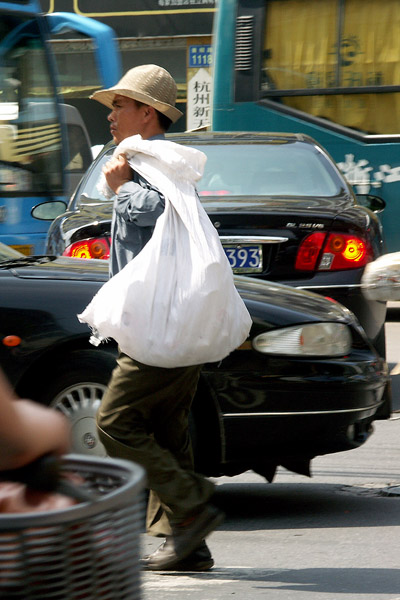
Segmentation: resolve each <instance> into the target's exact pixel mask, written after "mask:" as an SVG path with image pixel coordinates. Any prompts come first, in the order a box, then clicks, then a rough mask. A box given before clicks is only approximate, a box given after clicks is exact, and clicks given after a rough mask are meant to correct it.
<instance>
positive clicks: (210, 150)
mask: <svg viewBox="0 0 400 600" xmlns="http://www.w3.org/2000/svg"><path fill="white" fill-rule="evenodd" d="M194 146H195V147H197V148H198V149H199V150H201V151H202V152H204V153H205V154H206V155H207V162H206V166H205V171H204V175H203V177H202V179H201V180H200V181H199V182H198V183H197V189H198V191H199V195H200V196H228V195H229V196H291V197H299V196H307V197H308V196H311V197H312V196H318V197H332V196H337V195H338V194H339V193H340V192H341V191H342V190H343V187H344V185H345V183H344V181H343V179H342V178H341V175H340V174H339V172H338V171H337V170H336V169H335V168H334V166H333V164H332V163H331V161H330V160H329V159H328V158H327V157H326V156H325V154H323V153H322V152H321V151H320V150H319V149H318V148H317V147H315V146H312V145H311V144H305V143H302V142H289V143H288V142H283V143H282V142H280V141H278V142H277V143H268V144H259V143H256V144H199V145H197V146H196V145H194ZM112 152H113V148H112V149H110V150H109V152H108V153H107V154H104V155H103V157H102V158H100V159H99V160H98V163H97V165H96V167H95V168H94V169H93V171H92V173H91V174H90V176H89V178H88V179H87V180H86V182H85V185H84V188H83V189H82V190H81V192H83V195H81V197H80V198H78V202H79V203H82V202H84V203H89V202H104V201H106V200H107V199H106V198H105V197H104V196H103V195H102V194H101V193H100V192H99V190H98V189H97V186H98V183H99V180H100V177H101V173H102V167H103V165H104V164H105V163H106V162H107V161H108V160H109V159H110V157H111V156H112Z"/></svg>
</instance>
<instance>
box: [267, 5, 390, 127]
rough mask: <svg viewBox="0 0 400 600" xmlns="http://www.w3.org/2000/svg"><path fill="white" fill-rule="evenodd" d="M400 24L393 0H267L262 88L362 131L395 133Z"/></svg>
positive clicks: (286, 100) (282, 99)
mask: <svg viewBox="0 0 400 600" xmlns="http://www.w3.org/2000/svg"><path fill="white" fill-rule="evenodd" d="M399 27H400V3H399V2H398V1H397V0H387V1H386V2H365V1H364V0H345V1H344V2H340V1H339V0H323V1H321V0H270V1H268V2H267V3H266V13H265V29H264V31H265V34H264V43H263V61H262V74H261V95H262V96H263V97H268V96H269V95H271V91H273V94H274V95H275V94H277V93H278V91H279V96H278V97H279V101H280V102H282V103H283V104H285V105H287V106H290V107H292V108H295V109H298V110H301V111H303V112H306V113H309V114H311V115H313V116H316V117H321V118H324V119H328V120H330V121H333V122H335V123H338V124H340V125H343V126H345V127H349V128H352V129H355V130H357V131H360V132H364V133H368V134H387V133H393V131H396V132H398V131H399V130H400V127H399V126H400V95H399V94H398V93H393V89H391V88H392V86H396V85H398V83H399V78H398V57H399V52H400V37H399ZM385 91H386V92H388V93H384V92H385ZM353 92H356V93H353ZM272 97H274V96H272ZM275 97H276V96H275Z"/></svg>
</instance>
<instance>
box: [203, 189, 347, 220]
mask: <svg viewBox="0 0 400 600" xmlns="http://www.w3.org/2000/svg"><path fill="white" fill-rule="evenodd" d="M201 203H202V205H203V206H204V208H205V210H206V211H207V213H208V214H209V215H213V214H214V213H236V212H240V215H241V216H243V214H246V213H247V214H249V213H256V214H267V215H270V214H274V215H275V214H276V215H279V214H281V215H284V216H285V217H286V216H287V215H290V216H294V215H296V214H298V215H308V214H309V215H310V216H312V217H313V218H314V219H315V218H316V217H318V216H321V217H324V218H326V217H330V218H334V217H335V216H336V215H337V214H340V213H341V212H342V211H343V210H346V209H348V208H349V207H351V206H352V205H353V203H352V200H351V198H350V197H348V196H346V195H343V196H342V195H341V196H334V197H331V198H318V197H313V198H312V197H307V198H302V197H297V198H296V197H291V196H281V197H278V196H225V197H220V198H215V197H210V196H202V197H201ZM242 218H243V217H242Z"/></svg>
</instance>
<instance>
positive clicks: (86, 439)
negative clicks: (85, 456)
mask: <svg viewBox="0 0 400 600" xmlns="http://www.w3.org/2000/svg"><path fill="white" fill-rule="evenodd" d="M83 443H84V444H85V446H86V448H89V449H92V448H94V447H95V446H96V444H97V440H96V438H95V436H94V435H93V433H89V432H88V433H85V435H84V436H83Z"/></svg>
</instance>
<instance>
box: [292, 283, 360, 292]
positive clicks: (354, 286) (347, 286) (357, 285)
mask: <svg viewBox="0 0 400 600" xmlns="http://www.w3.org/2000/svg"><path fill="white" fill-rule="evenodd" d="M294 287H295V288H296V290H333V289H335V290H336V289H340V288H345V289H346V290H349V289H358V288H361V283H350V284H347V283H344V284H338V285H296V286H294Z"/></svg>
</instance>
